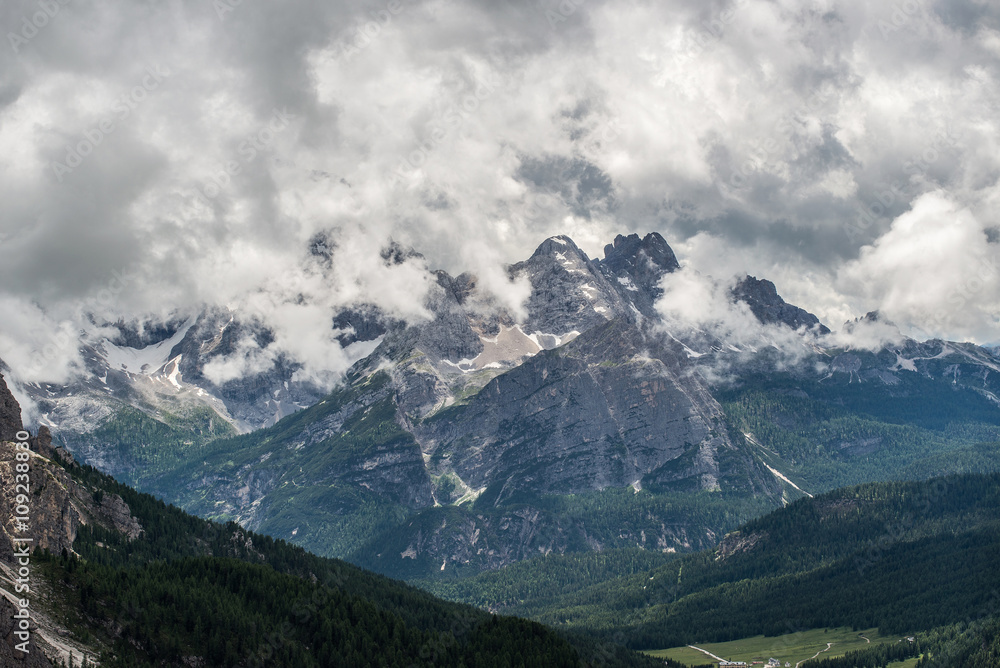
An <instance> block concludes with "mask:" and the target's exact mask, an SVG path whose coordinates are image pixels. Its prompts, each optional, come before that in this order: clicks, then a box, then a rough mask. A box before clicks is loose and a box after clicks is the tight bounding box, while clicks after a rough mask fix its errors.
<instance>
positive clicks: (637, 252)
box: [602, 232, 680, 280]
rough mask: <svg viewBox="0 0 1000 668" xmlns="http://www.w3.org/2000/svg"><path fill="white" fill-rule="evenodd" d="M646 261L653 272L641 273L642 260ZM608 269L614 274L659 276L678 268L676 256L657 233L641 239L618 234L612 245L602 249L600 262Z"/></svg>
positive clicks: (633, 235) (632, 235)
mask: <svg viewBox="0 0 1000 668" xmlns="http://www.w3.org/2000/svg"><path fill="white" fill-rule="evenodd" d="M643 259H646V260H648V263H649V264H651V265H652V267H651V268H650V269H652V270H653V271H648V270H646V271H643V270H644V269H645V267H644V264H646V263H644V262H643V261H642V260H643ZM602 262H603V264H604V265H606V266H607V267H608V268H609V269H611V270H612V271H613V272H615V273H620V272H622V271H627V272H628V273H630V274H631V273H636V272H639V273H643V274H645V273H649V274H653V273H655V274H657V280H659V275H662V274H664V273H669V272H671V271H676V270H677V269H679V268H680V263H678V262H677V256H676V255H674V251H673V249H672V248H670V246H669V244H667V242H666V240H665V239H664V238H663V237H662V236H660V234H659V233H658V232H650V233H649V234H647V235H646V236H645V237H643V238H642V239H640V238H639V235H638V234H630V235H628V236H627V237H626V236H623V235H621V234H619V235H618V236H616V237H615V240H614V243H610V244H608V245H607V246H605V247H604V260H603V261H602Z"/></svg>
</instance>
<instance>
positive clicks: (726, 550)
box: [715, 531, 767, 561]
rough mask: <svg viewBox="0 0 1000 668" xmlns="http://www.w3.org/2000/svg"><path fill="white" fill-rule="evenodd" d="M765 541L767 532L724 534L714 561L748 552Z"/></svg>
mask: <svg viewBox="0 0 1000 668" xmlns="http://www.w3.org/2000/svg"><path fill="white" fill-rule="evenodd" d="M765 539H767V532H753V533H749V534H744V533H743V532H741V531H733V532H732V533H729V534H726V536H725V538H723V539H722V542H721V543H719V547H718V550H717V551H716V555H715V559H716V561H719V560H722V559H726V558H728V557H731V556H733V555H734V554H739V553H740V552H749V551H751V550H752V549H754V546H756V545H757V543H759V542H760V541H762V540H765Z"/></svg>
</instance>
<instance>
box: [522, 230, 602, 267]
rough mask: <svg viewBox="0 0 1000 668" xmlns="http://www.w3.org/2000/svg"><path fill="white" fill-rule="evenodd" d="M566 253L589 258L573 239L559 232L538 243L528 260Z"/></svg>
mask: <svg viewBox="0 0 1000 668" xmlns="http://www.w3.org/2000/svg"><path fill="white" fill-rule="evenodd" d="M567 253H570V254H573V255H577V256H581V257H582V258H583V259H584V261H589V260H590V258H588V257H587V254H586V253H584V252H583V251H582V250H580V247H579V246H577V245H576V242H575V241H573V240H572V239H570V238H569V237H567V236H566V235H565V234H560V235H557V236H554V237H549V238H548V239H546V240H545V241H543V242H542V243H541V244H539V246H538V248H536V249H535V252H534V253H532V254H531V257H530V258H529V259H528V261H529V262H530V261H531V260H534V259H536V258H540V257H546V256H550V257H555V256H557V255H560V254H561V255H563V256H565V255H566V254H567Z"/></svg>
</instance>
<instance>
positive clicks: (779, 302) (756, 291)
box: [732, 276, 830, 334]
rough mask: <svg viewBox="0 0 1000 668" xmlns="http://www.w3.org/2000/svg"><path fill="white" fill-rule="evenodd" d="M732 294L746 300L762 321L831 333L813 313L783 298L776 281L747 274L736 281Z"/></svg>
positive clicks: (735, 297) (743, 300) (738, 298)
mask: <svg viewBox="0 0 1000 668" xmlns="http://www.w3.org/2000/svg"><path fill="white" fill-rule="evenodd" d="M732 294H733V298H734V299H736V300H737V301H742V302H745V303H746V304H747V306H749V307H750V310H751V311H752V312H753V314H754V315H755V316H756V317H757V319H758V320H760V321H761V322H762V323H765V324H776V323H784V324H786V325H788V326H789V327H791V328H792V329H799V328H800V327H805V328H806V329H813V328H817V331H818V332H819V333H820V334H829V333H830V329H829V328H828V327H827V326H826V325H824V324H823V323H821V322H820V321H819V318H817V317H816V316H814V315H813V314H812V313H809V312H808V311H806V310H805V309H801V308H799V307H798V306H794V305H792V304H789V303H787V302H786V301H785V300H784V299H782V298H781V296H780V295H779V294H778V290H777V288H775V287H774V283H772V282H771V281H768V280H766V279H758V278H757V277H755V276H746V277H744V278H743V279H742V280H740V281H739V282H737V283H736V286H735V287H733V291H732Z"/></svg>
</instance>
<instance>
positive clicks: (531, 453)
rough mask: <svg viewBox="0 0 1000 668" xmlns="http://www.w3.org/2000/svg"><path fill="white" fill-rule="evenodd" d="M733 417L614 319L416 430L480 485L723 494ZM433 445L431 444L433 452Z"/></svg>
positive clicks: (671, 359) (653, 345)
mask: <svg viewBox="0 0 1000 668" xmlns="http://www.w3.org/2000/svg"><path fill="white" fill-rule="evenodd" d="M722 424H723V419H722V411H721V408H720V407H719V405H718V404H717V403H716V402H715V400H714V399H712V397H711V395H710V394H709V393H708V391H707V389H706V388H705V387H704V386H703V385H702V384H701V382H700V381H699V380H698V379H697V378H696V377H695V376H692V375H689V374H684V373H682V361H681V360H680V359H678V358H677V357H676V354H675V353H674V352H672V351H671V350H669V349H668V348H664V347H662V346H661V345H660V344H659V343H658V342H657V341H656V340H655V339H648V340H646V339H644V337H643V336H642V334H641V333H640V332H639V330H638V329H636V328H635V326H634V325H631V324H628V323H625V322H613V323H608V324H607V325H605V326H603V327H598V328H595V329H593V330H591V331H589V332H588V333H586V334H584V335H582V336H581V337H579V338H578V339H576V340H574V341H573V342H572V343H570V344H568V345H567V346H565V347H563V348H561V349H559V350H558V351H549V352H545V353H542V354H540V355H538V356H536V357H534V358H532V359H530V360H529V361H527V362H525V363H524V364H522V365H521V366H519V367H518V368H516V369H514V370H513V371H510V372H508V373H506V374H504V375H502V376H499V377H498V378H496V379H494V380H493V381H491V382H490V383H489V384H488V385H487V386H486V387H485V388H483V390H482V391H480V392H479V394H478V395H476V396H475V397H474V398H473V399H472V401H471V402H470V403H469V404H468V406H467V407H464V408H463V409H462V410H460V411H458V412H453V413H451V414H449V416H448V419H447V420H438V421H435V420H429V421H427V422H425V423H423V424H421V425H419V426H417V427H416V432H415V433H416V435H417V437H418V439H419V440H420V441H421V442H422V443H424V444H428V447H427V452H428V453H429V454H430V455H431V458H432V460H435V461H442V462H447V465H448V466H449V467H450V468H451V469H452V470H454V472H455V473H457V474H458V476H459V477H460V478H461V479H462V480H463V482H465V484H466V485H468V486H469V487H471V488H473V489H478V488H483V487H490V486H492V485H499V486H502V488H503V492H502V493H500V494H499V495H498V497H497V499H496V503H498V504H499V503H501V502H503V501H504V500H506V499H507V498H509V497H510V496H511V495H513V494H514V493H516V492H517V491H519V490H525V491H531V492H535V493H542V494H547V493H556V494H572V493H579V492H585V491H593V490H600V489H604V488H607V487H624V486H626V485H629V484H631V483H633V482H635V481H637V480H642V481H644V482H646V483H656V484H662V485H669V486H672V487H675V488H681V489H688V490H691V491H695V490H699V489H718V488H719V480H720V477H721V475H722V472H721V471H720V467H719V458H718V457H717V452H718V450H719V449H720V448H721V449H734V447H735V446H734V445H733V444H732V443H731V442H730V441H729V438H728V436H727V434H726V430H725V429H724V428H722ZM431 444H432V445H431Z"/></svg>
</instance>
